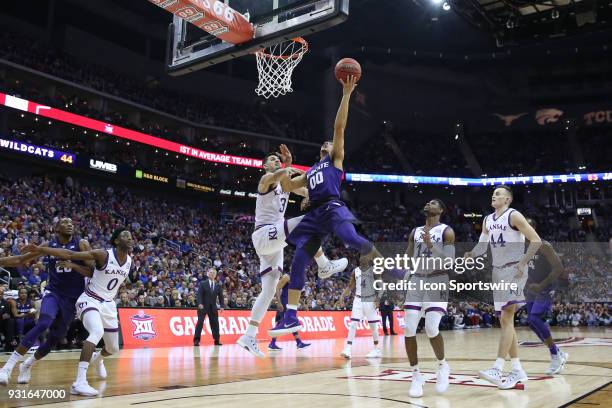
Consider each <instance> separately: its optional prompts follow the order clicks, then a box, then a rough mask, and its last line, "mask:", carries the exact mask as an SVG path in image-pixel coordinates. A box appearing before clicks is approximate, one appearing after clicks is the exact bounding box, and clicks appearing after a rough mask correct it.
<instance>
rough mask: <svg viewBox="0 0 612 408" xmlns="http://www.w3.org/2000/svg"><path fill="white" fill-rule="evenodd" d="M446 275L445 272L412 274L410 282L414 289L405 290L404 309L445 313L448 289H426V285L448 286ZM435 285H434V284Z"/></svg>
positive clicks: (423, 313)
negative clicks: (425, 274) (423, 274)
mask: <svg viewBox="0 0 612 408" xmlns="http://www.w3.org/2000/svg"><path fill="white" fill-rule="evenodd" d="M448 281H449V279H448V275H447V274H446V273H443V274H437V275H434V276H416V275H413V276H412V278H411V279H410V282H414V284H415V289H414V290H408V291H406V300H405V301H404V310H405V311H408V310H416V311H418V312H420V313H421V315H423V316H424V315H425V314H426V313H428V312H439V313H442V314H446V308H447V307H448V289H444V290H434V289H427V288H428V286H425V284H427V285H432V284H433V285H436V284H437V285H445V286H444V287H445V288H448ZM434 287H435V286H434Z"/></svg>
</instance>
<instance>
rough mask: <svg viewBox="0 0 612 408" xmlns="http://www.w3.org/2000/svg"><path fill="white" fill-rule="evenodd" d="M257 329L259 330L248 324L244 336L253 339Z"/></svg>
mask: <svg viewBox="0 0 612 408" xmlns="http://www.w3.org/2000/svg"><path fill="white" fill-rule="evenodd" d="M257 329H259V327H257V326H253V325H252V324H249V327H247V329H246V333H245V334H246V335H247V336H251V337H255V336H257V331H258V330H257Z"/></svg>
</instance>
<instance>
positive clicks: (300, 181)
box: [281, 173, 306, 192]
mask: <svg viewBox="0 0 612 408" xmlns="http://www.w3.org/2000/svg"><path fill="white" fill-rule="evenodd" d="M281 186H282V188H283V191H285V192H291V191H296V190H298V189H300V188H302V187H306V173H304V174H302V175H300V176H297V177H294V178H290V179H288V180H285V181H283V184H281Z"/></svg>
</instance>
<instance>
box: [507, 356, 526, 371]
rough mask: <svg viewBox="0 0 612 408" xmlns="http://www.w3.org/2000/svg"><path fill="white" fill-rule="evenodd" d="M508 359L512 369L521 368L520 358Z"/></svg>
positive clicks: (517, 369)
mask: <svg viewBox="0 0 612 408" xmlns="http://www.w3.org/2000/svg"><path fill="white" fill-rule="evenodd" d="M510 361H511V362H512V371H519V370H522V369H523V367H522V366H521V360H519V359H518V357H517V358H511V359H510Z"/></svg>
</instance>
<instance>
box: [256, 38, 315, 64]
mask: <svg viewBox="0 0 612 408" xmlns="http://www.w3.org/2000/svg"><path fill="white" fill-rule="evenodd" d="M290 41H293V42H295V43H299V44H301V45H302V48H300V49H299V50H298V51H296V52H294V53H293V54H291V55H272V54H268V53H267V52H266V51H265V50H266V48H267V47H266V48H264V49H263V50H261V51H257V52H256V54H261V55H262V56H264V57H266V58H270V59H282V60H287V59H294V58H297V57H299V56H300V55H304V54H305V53H306V52H307V51H308V41H306V40H305V39H303V38H302V37H296V38H292V39H291V40H290Z"/></svg>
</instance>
